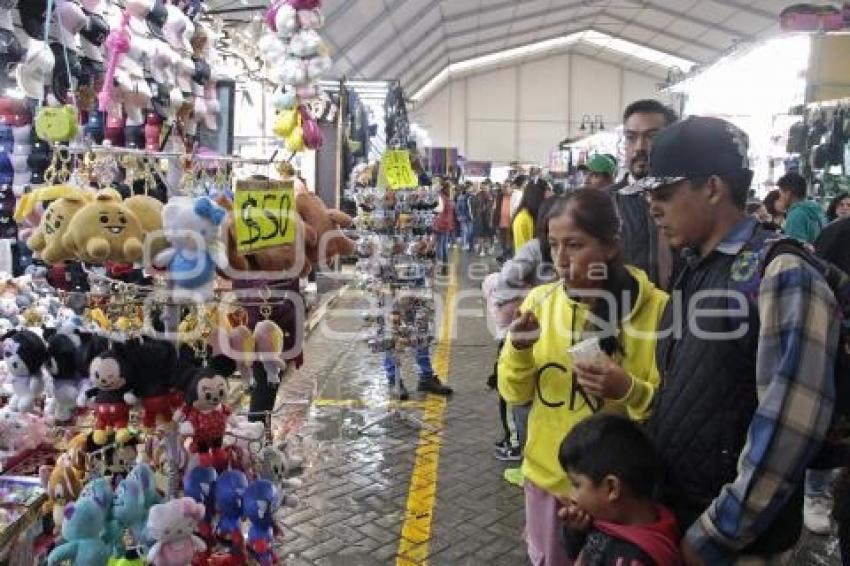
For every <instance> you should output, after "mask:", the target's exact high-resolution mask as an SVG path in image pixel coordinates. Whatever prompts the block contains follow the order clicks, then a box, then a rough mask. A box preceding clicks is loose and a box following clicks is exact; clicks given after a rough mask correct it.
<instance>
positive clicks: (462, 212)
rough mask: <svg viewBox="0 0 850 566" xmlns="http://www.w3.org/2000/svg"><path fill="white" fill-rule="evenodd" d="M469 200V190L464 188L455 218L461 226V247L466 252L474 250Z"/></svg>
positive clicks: (458, 197)
mask: <svg viewBox="0 0 850 566" xmlns="http://www.w3.org/2000/svg"><path fill="white" fill-rule="evenodd" d="M469 200H470V194H469V192H468V190H467V188H466V187H462V188H461V189H460V194H459V195H458V196H457V202H456V203H455V218H457V222H458V224H459V225H460V245H461V248H462V249H464V250H466V251H469V250H471V249H472V207H471V206H470V204H469Z"/></svg>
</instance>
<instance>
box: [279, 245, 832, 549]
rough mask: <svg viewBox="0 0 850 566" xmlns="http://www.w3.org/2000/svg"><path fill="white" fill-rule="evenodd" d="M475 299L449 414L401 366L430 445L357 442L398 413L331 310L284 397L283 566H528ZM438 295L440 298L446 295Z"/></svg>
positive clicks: (467, 304) (370, 361)
mask: <svg viewBox="0 0 850 566" xmlns="http://www.w3.org/2000/svg"><path fill="white" fill-rule="evenodd" d="M465 264H466V262H462V265H461V267H465ZM482 267H483V266H482ZM459 271H460V272H463V273H466V269H461V270H459ZM486 271H487V270H486V269H482V272H484V273H486ZM477 287H480V281H478V282H476V281H470V280H469V278H468V277H467V276H466V275H464V277H463V278H462V280H461V281H460V285H459V291H461V293H460V294H459V295H458V297H459V302H458V303H457V309H458V311H461V312H462V313H463V316H459V317H457V319H458V320H459V322H458V323H457V326H456V327H455V328H454V332H453V334H454V337H453V340H452V342H451V348H450V352H449V355H450V358H449V363H448V370H449V376H448V377H449V383H450V384H451V386H452V387H453V388H454V390H455V394H454V396H453V398H451V399H450V400H449V401H448V402H447V403H445V405H444V410H443V406H441V405H437V404H435V400H431V401H428V400H427V399H426V398H425V396H424V395H422V394H419V393H416V392H415V386H416V370H415V366H414V364H413V363H412V360H410V359H408V360H403V363H402V367H403V370H402V372H401V375H402V376H404V378H405V383H406V384H407V386H408V389H410V391H411V400H410V401H408V402H405V403H402V404H401V411H402V412H403V413H405V414H410V415H413V416H417V417H420V418H424V419H425V420H426V421H427V422H429V423H435V422H442V429H441V432H440V433H439V434H437V435H430V434H427V433H426V434H422V435H420V432H419V431H418V430H416V429H413V428H409V427H408V426H407V425H406V424H404V423H402V422H400V421H398V420H395V419H391V420H390V421H388V422H386V423H382V424H380V425H376V426H374V427H372V428H370V429H369V430H368V431H367V433H366V434H360V433H359V432H358V429H359V428H360V427H362V426H364V424H366V423H369V422H371V421H372V420H374V419H376V418H379V417H382V416H385V415H386V414H387V412H388V410H390V409H391V408H395V407H398V404H397V403H389V404H388V398H387V391H386V381H385V376H384V373H383V369H382V357H381V355H380V354H374V353H371V352H370V351H369V349H368V348H367V346H366V344H365V342H364V341H363V340H362V339H356V338H354V337H353V336H352V334H357V333H358V332H361V331H363V330H365V324H364V323H363V322H362V319H361V317H360V312H361V311H362V310H363V306H364V303H363V302H362V301H361V300H358V298H357V297H356V294H353V293H348V294H346V295H345V296H344V297H343V298H342V299H341V300H340V301H338V303H337V304H336V305H335V306H334V307H333V308H332V309H330V311H329V313H328V315H327V316H325V318H324V320H323V322H322V323H320V325H319V326H318V327H317V329H316V330H315V331H314V332H313V333H312V334H311V336H310V337H309V338H308V340H307V343H306V347H305V359H306V363H305V365H304V367H303V368H302V369H301V370H299V371H297V372H294V373H293V374H292V375H290V376H289V377H288V379H287V380H286V381H285V383H284V384H283V385H282V387H281V396H280V397H279V399H281V400H283V401H287V402H292V404H290V405H286V406H285V407H284V411H283V412H284V416H283V418H282V419H279V420H278V421H277V423H278V426H281V427H289V428H291V429H293V430H295V431H297V437H298V438H300V439H301V441H302V443H303V451H304V454H305V457H306V459H307V461H306V465H305V471H304V474H303V476H302V479H303V481H304V486H303V488H302V489H301V490H300V491H299V494H298V495H299V496H300V497H301V500H302V501H301V504H300V506H299V507H298V508H296V509H293V510H290V511H288V512H286V514H285V515H284V529H285V534H284V539H283V544H282V548H281V549H280V555H281V557H282V558H283V563H284V564H286V565H295V566H300V565H306V564H317V565H336V564H339V565H345V566H357V565H374V564H396V563H397V564H404V565H407V564H416V563H422V562H425V561H427V563H429V564H432V565H452V566H454V565H466V564H475V565H478V564H487V565H523V564H526V563H527V561H526V558H525V552H524V544H523V541H522V530H523V498H522V491H521V490H520V489H519V488H517V487H514V486H511V485H509V484H508V483H506V482H505V481H504V480H503V479H502V471H503V469H504V467H505V465H504V464H502V463H500V462H498V461H496V460H495V459H494V458H493V442H494V441H496V440H498V439H499V437H500V436H501V427H500V425H499V419H498V409H497V396H496V393H495V392H492V391H490V390H488V389H487V387H486V377H487V375H488V374H489V373H490V371H491V369H492V364H493V361H494V359H495V356H496V347H495V344H494V343H493V341H492V339H491V338H490V337H489V335H488V333H487V330H486V325H485V321H484V318H483V304H482V302H481V300H480V298H477V297H472V296H466V294H465V292H463V291H464V290H469V289H474V288H477ZM438 289H439V290H440V291H441V292H442V293H445V291H446V289H447V286H446V285H445V284H443V285H441V286H438ZM476 312H477V313H479V314H478V315H476V314H475V313H476ZM438 330H439V325H438ZM438 367H439V366H438ZM443 377H444V376H443ZM417 447H418V448H419V449H418V450H417ZM417 463H418V464H419V466H416V470H417V471H416V474H415V475H414V467H415V464H417ZM435 464H436V466H435ZM432 468H436V470H437V473H436V474H434V473H433V472H432V471H430V470H431V469H432ZM435 476H436V477H435ZM435 480H436V481H435ZM411 486H412V487H411ZM435 492H436V493H435ZM417 495H418V496H419V497H418V498H417V499H416V501H418V503H416V504H414V505H410V504H409V499H414V498H415V496H417ZM432 501H433V511H432V512H430V513H429V512H428V511H429V510H430V508H431V507H432V505H431V502H432ZM403 533H404V534H403ZM423 541H426V542H425V543H424V544H423ZM792 563H793V564H818V565H821V564H822V565H829V566H832V565H837V564H840V560H838V558H837V550H836V548H835V541H834V539H832V538H826V537H811V536H807V537H804V539H803V541H801V545H800V548H799V549H798V551H797V553H796V554H795V559H794V560H793V562H792Z"/></svg>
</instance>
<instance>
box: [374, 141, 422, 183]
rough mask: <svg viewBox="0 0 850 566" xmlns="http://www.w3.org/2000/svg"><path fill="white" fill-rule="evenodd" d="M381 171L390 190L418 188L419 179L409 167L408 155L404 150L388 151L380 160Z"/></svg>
mask: <svg viewBox="0 0 850 566" xmlns="http://www.w3.org/2000/svg"><path fill="white" fill-rule="evenodd" d="M381 169H383V171H384V174H385V175H386V177H387V185H388V186H389V188H391V189H407V188H411V187H418V186H419V177H417V176H416V173H414V172H413V168H412V167H411V166H410V154H409V153H408V152H407V150H405V149H399V150H389V151H386V152H385V153H384V157H383V159H381Z"/></svg>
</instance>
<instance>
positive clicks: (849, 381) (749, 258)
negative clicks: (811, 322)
mask: <svg viewBox="0 0 850 566" xmlns="http://www.w3.org/2000/svg"><path fill="white" fill-rule="evenodd" d="M753 254H756V255H755V256H754V255H753ZM780 254H792V255H795V256H798V257H800V258H802V259H803V260H804V261H806V262H807V263H808V264H809V265H811V266H812V267H814V268H815V270H816V271H817V272H818V273H820V275H821V276H822V277H823V279H824V281H825V282H826V284H827V286H828V287H829V288H830V290H832V293H833V295H835V299H836V302H837V304H838V308H837V312H836V313H835V316H836V317H837V318H838V319H839V323H840V326H839V336H838V348H837V350H836V352H835V370H834V374H833V375H834V380H835V409H834V412H833V416H832V423H831V424H830V428H829V430H828V431H827V435H826V439H825V440H824V443H823V445H822V446H821V449H820V451H819V452H818V454H817V455H816V456H815V458H814V459H813V460H812V461H811V462H810V463H809V466H808V467H809V468H811V469H816V470H827V469H833V468H842V467H845V466H846V465H847V463H848V462H850V275H848V274H847V273H845V272H844V271H842V270H841V269H840V268H839V267H838V266H836V265H834V264H832V263H830V262H828V261H826V260H825V259H823V258H821V257H818V256H817V255H815V254H814V253H812V252H811V251H809V250H808V249H807V248H806V247H805V245H804V244H803V242H800V241H799V240H796V239H794V238H788V237H779V238H776V235H775V234H772V233H768V234H767V235H765V234H763V233H761V234H760V233H759V231H757V233H756V235H755V236H754V237H753V238H751V239H750V240H749V241H748V242H747V243H746V244H745V245H744V248H742V250H741V252H739V254H738V257H737V258H736V260H735V263H734V264H733V266H732V273H730V279H731V281H732V284H733V287H734V288H737V290H739V291H741V292H742V293H743V294H744V295H745V296H746V297H747V299H748V300H749V301H750V304H751V305H757V304H758V290H759V286H760V285H761V280H762V278H763V277H764V272H765V270H766V269H767V266H768V265H770V262H771V261H773V260H774V259H775V258H776V257H777V256H779V255H780ZM756 256H757V257H756ZM742 272H749V273H750V274H751V276H750V277H747V276H743V277H742Z"/></svg>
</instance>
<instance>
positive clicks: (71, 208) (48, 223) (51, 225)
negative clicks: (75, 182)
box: [27, 195, 87, 264]
mask: <svg viewBox="0 0 850 566" xmlns="http://www.w3.org/2000/svg"><path fill="white" fill-rule="evenodd" d="M86 204H87V201H86V199H85V198H84V197H83V196H82V195H72V196H67V197H63V198H60V199H57V200H54V201H53V202H52V203H50V206H48V207H47V210H46V211H45V212H44V215H43V216H42V217H41V222H40V223H39V225H38V229H37V230H36V231H35V232H34V233H33V235H32V236H30V238H29V239H28V240H27V247H29V249H31V250H32V251H34V252H37V253H38V254H39V255H40V256H41V259H42V260H43V261H44V262H45V263H48V264H53V263H59V262H61V261H65V260H69V259H73V257H74V252H73V251H72V250H71V249H69V248H67V247H65V243H64V241H63V238H64V236H65V233H66V232H67V230H68V226H69V225H70V224H71V219H72V218H73V217H74V215H76V214H77V212H79V211H80V210H81V209H82V208H83V207H84V206H85V205H86Z"/></svg>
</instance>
